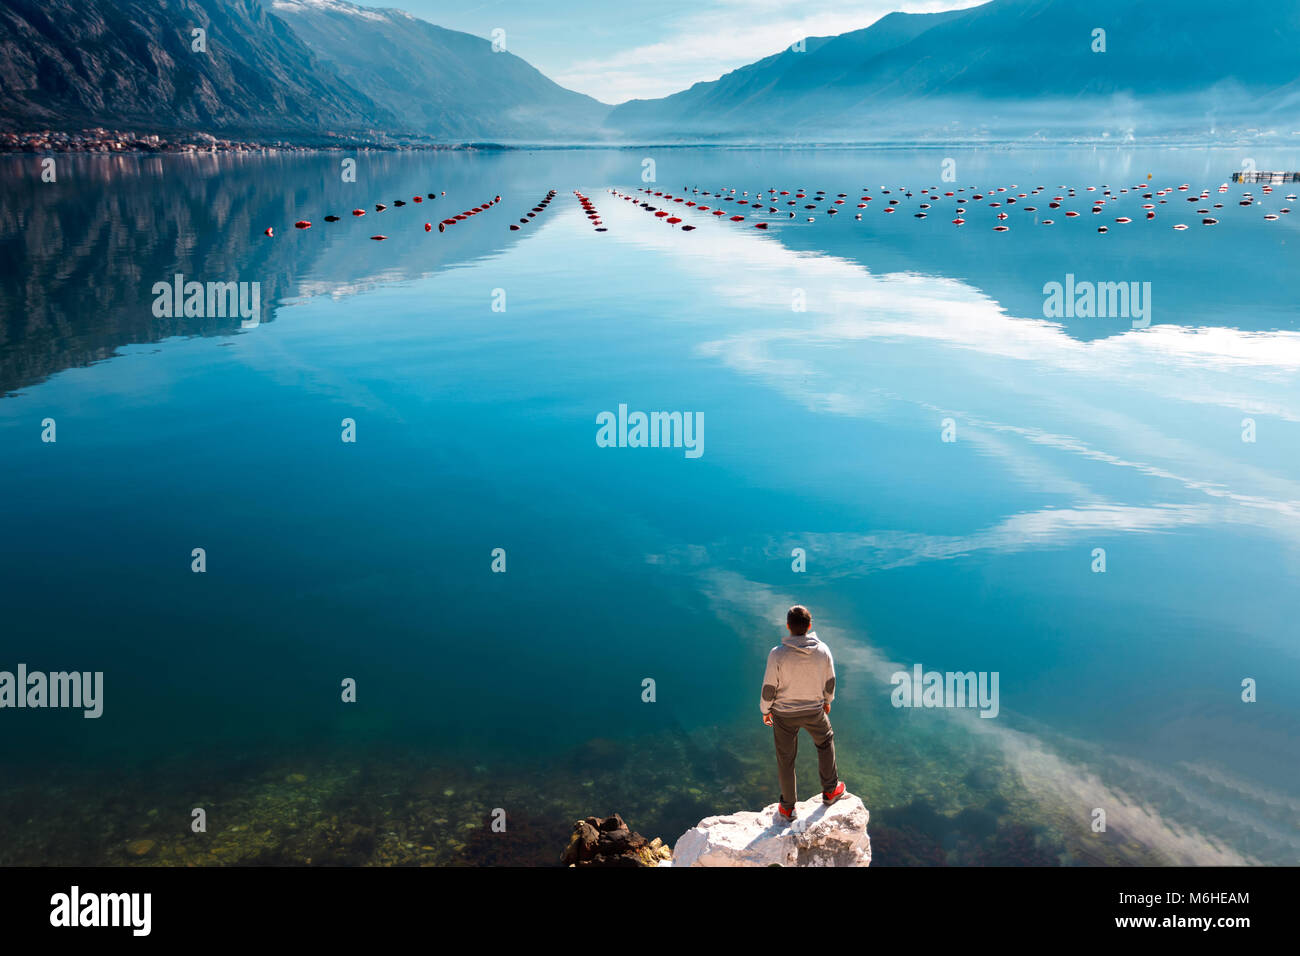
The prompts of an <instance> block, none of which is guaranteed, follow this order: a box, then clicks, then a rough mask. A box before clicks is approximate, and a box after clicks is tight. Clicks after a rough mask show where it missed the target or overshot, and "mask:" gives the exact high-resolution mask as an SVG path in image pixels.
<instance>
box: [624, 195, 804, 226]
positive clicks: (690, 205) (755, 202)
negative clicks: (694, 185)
mask: <svg viewBox="0 0 1300 956" xmlns="http://www.w3.org/2000/svg"><path fill="white" fill-rule="evenodd" d="M688 188H689V187H688ZM638 190H639V191H640V192H643V193H645V194H646V195H647V196H649V197H652V198H654V197H662V199H663V200H664V201H665V202H674V203H681V204H682V205H683V206H684V207H685V208H687V209H693V210H694V211H695V212H707V213H712V214H713V215H714V216H718V217H724V216H726V217H727V220H728V221H729V222H744V221H745V217H744V216H742V215H739V214H733V215H731V216H727V214H728V213H729V212H731V210H729V209H720V208H716V207H715V208H710V207H709V206H708V204H706V203H701V202H699V201H697V200H694V199H687V198H686V197H684V196H674V195H673V194H672V193H665V192H662V191H657V190H652V189H648V188H644V187H638ZM694 192H695V194H696V195H698V194H699V192H700V191H699V190H698V189H696V190H694ZM731 192H732V193H735V190H734V189H733V190H731ZM704 195H705V196H710V195H712V194H711V193H709V192H708V191H705V193H704ZM748 196H749V193H748V192H744V193H742V198H737V197H735V196H734V195H732V196H724V195H723V194H722V193H719V194H718V197H717V198H718V201H719V202H735V203H736V204H737V205H740V206H749V207H750V210H751V211H753V212H757V213H759V214H760V215H761V214H762V213H763V211H764V209H763V203H761V202H760V201H759V199H760V198H761V197H759V196H755V197H754V198H753V199H752V200H751V199H748V198H743V197H748ZM624 198H627V199H631V200H633V201H636V197H635V196H627V197H624ZM639 205H641V206H642V208H645V209H648V210H650V211H651V212H654V210H655V207H653V206H651V205H650V204H649V203H646V202H642V203H639ZM767 211H768V212H777V211H778V210H777V209H776V207H775V206H769V207H768V208H767ZM655 215H661V213H658V212H656V213H655ZM662 215H667V214H666V213H662ZM791 215H793V213H791ZM668 221H669V222H670V223H677V222H680V221H681V220H680V218H678V219H669V220H668ZM694 228H695V227H694V226H682V230H683V231H684V232H689V231H690V230H692V229H694ZM754 228H755V229H766V228H767V223H766V222H756V223H754Z"/></svg>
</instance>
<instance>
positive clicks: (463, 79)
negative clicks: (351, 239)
mask: <svg viewBox="0 0 1300 956" xmlns="http://www.w3.org/2000/svg"><path fill="white" fill-rule="evenodd" d="M264 2H265V3H266V4H267V5H268V6H269V7H270V8H271V10H272V11H273V12H274V13H275V15H276V16H279V17H280V18H282V19H283V20H284V21H285V22H286V23H288V24H289V25H290V26H291V27H292V28H293V30H294V31H295V32H296V33H297V34H298V36H300V37H301V38H302V39H303V41H304V42H305V43H306V44H307V46H309V47H310V48H311V49H312V50H313V51H314V52H315V53H317V54H318V55H319V56H320V57H321V58H322V59H324V60H326V61H328V62H329V63H330V64H331V65H333V66H334V67H335V68H337V69H338V71H339V73H340V74H342V76H343V78H344V79H345V80H347V81H348V82H349V83H351V84H352V85H353V86H354V87H356V88H357V89H359V90H364V91H365V93H366V95H368V96H370V97H373V98H374V99H375V100H376V101H378V102H379V103H380V104H381V105H382V106H384V107H385V108H386V109H388V110H389V111H390V112H392V113H393V114H395V115H396V116H397V117H399V120H400V123H401V124H402V125H403V126H405V127H407V128H410V129H414V130H417V131H419V132H422V133H427V134H431V135H436V136H440V137H443V138H455V139H538V138H540V139H556V140H566V141H569V142H573V141H574V140H582V139H589V138H591V137H592V136H593V135H595V134H596V133H597V131H598V130H599V129H600V126H601V123H602V121H603V120H604V118H605V116H606V115H607V114H608V113H609V110H610V107H609V106H607V105H606V104H604V103H600V102H597V101H596V100H594V99H592V98H591V97H589V96H584V95H583V94H581V93H575V92H573V91H572V90H566V89H565V88H564V87H562V86H559V85H558V84H556V83H554V82H552V81H551V80H549V79H547V78H546V77H545V76H543V75H542V74H541V72H539V71H538V70H537V69H535V68H534V67H532V66H530V65H529V64H528V63H526V62H525V61H524V60H522V59H520V58H519V57H517V56H515V55H514V54H513V53H510V52H508V51H506V50H502V51H500V52H495V51H494V50H493V48H492V43H491V42H490V41H489V40H485V39H483V38H482V37H476V36H472V35H470V34H468V33H460V32H458V31H456V30H446V29H443V28H442V27H439V26H435V25H434V24H432V23H429V22H428V21H426V20H421V19H419V18H418V17H413V16H411V15H410V14H409V13H405V12H403V11H401V10H393V9H376V8H373V7H361V6H357V5H356V4H352V3H347V2H345V0H264Z"/></svg>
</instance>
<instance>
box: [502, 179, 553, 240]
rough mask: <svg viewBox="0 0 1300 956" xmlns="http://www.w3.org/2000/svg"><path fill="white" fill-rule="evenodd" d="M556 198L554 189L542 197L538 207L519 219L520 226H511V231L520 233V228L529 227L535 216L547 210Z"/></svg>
mask: <svg viewBox="0 0 1300 956" xmlns="http://www.w3.org/2000/svg"><path fill="white" fill-rule="evenodd" d="M497 198H498V199H499V198H500V197H499V196H498V197H497ZM554 198H555V190H554V189H552V190H551V191H550V192H548V193H547V194H546V195H545V196H543V197H542V199H541V201H540V202H538V203H537V205H536V206H534V207H533V208H532V210H531V211H530V212H528V213H527V214H526V215H523V216H520V217H519V222H518V224H516V223H513V222H512V223H511V224H510V231H511V232H518V231H519V227H520V226H526V225H528V223H529V222H530V221H531V220H532V218H533V217H534V216H536V215H537V214H538V213H540V212H542V211H543V210H545V209H546V207H547V206H549V205H550V204H551V200H552V199H554Z"/></svg>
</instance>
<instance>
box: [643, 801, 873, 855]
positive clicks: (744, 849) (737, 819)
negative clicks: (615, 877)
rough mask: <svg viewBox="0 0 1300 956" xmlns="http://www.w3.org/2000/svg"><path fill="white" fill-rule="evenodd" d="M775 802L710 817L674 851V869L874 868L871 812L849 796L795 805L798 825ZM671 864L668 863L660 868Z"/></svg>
mask: <svg viewBox="0 0 1300 956" xmlns="http://www.w3.org/2000/svg"><path fill="white" fill-rule="evenodd" d="M776 816H777V814H776V804H775V803H773V804H771V805H770V806H767V807H764V808H763V809H762V810H760V811H758V812H757V813H755V812H754V811H752V810H742V811H739V812H736V813H729V814H727V815H725V816H717V817H705V818H704V819H703V820H701V821H700V822H699V823H697V824H696V825H695V826H694V827H693V828H691V829H690V830H687V831H686V832H685V833H684V834H682V836H681V839H679V840H678V841H677V845H676V846H674V847H673V857H672V864H671V865H672V866H870V865H871V838H870V837H869V836H868V835H867V821H868V820H869V819H870V817H871V814H870V813H869V812H868V811H867V808H866V807H865V806H864V805H863V803H862V800H861V799H859V798H858V797H855V796H853V795H852V794H846V795H845V796H844V797H842V798H841V799H839V800H837V801H836V802H835V803H832V804H830V805H829V806H827V805H826V804H824V803H823V802H822V798H821V797H820V796H818V797H815V798H813V799H812V800H805V801H804V802H803V803H799V804H796V805H795V818H794V822H793V823H782V822H778V821H777V819H776ZM661 865H666V864H661Z"/></svg>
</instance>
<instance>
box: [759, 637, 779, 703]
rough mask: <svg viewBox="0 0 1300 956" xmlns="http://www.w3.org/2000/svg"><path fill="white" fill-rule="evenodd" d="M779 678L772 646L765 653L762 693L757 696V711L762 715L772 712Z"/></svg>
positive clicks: (774, 649)
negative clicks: (765, 661) (765, 663)
mask: <svg viewBox="0 0 1300 956" xmlns="http://www.w3.org/2000/svg"><path fill="white" fill-rule="evenodd" d="M780 680H781V674H780V667H779V666H778V665H777V662H776V648H772V650H771V651H769V652H768V655H767V667H766V668H764V670H763V693H762V694H761V695H760V696H759V698H758V712H759V713H760V714H762V715H763V716H764V717H766V716H767V715H768V714H770V713H771V712H772V703H773V702H774V701H775V700H776V689H777V687H778V686H780Z"/></svg>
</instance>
